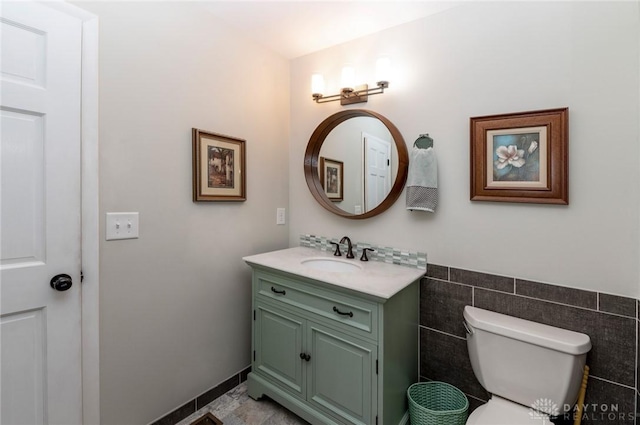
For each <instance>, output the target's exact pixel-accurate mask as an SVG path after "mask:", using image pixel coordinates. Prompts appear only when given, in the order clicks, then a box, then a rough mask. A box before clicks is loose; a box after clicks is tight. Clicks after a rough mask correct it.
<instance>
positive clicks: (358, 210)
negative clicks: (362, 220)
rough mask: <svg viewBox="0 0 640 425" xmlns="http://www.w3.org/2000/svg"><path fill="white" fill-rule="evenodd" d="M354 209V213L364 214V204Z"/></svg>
mask: <svg viewBox="0 0 640 425" xmlns="http://www.w3.org/2000/svg"><path fill="white" fill-rule="evenodd" d="M353 210H354V211H353V213H354V214H362V206H360V205H356V206H355V207H354V208H353Z"/></svg>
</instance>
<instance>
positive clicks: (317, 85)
mask: <svg viewBox="0 0 640 425" xmlns="http://www.w3.org/2000/svg"><path fill="white" fill-rule="evenodd" d="M311 94H312V95H316V94H319V95H323V94H324V77H323V76H322V74H313V75H312V76H311Z"/></svg>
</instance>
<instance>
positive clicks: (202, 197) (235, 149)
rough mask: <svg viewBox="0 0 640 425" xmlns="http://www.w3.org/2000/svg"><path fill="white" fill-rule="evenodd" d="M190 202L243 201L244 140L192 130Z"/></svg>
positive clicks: (245, 182)
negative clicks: (191, 186) (191, 200)
mask: <svg viewBox="0 0 640 425" xmlns="http://www.w3.org/2000/svg"><path fill="white" fill-rule="evenodd" d="M192 144H193V202H213V201H245V200H246V199H247V196H246V190H247V173H246V152H245V150H246V148H245V140H242V139H238V138H235V137H231V136H225V135H223V134H218V133H212V132H209V131H204V130H199V129H197V128H193V129H192Z"/></svg>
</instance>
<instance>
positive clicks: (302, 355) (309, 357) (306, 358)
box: [300, 353, 311, 361]
mask: <svg viewBox="0 0 640 425" xmlns="http://www.w3.org/2000/svg"><path fill="white" fill-rule="evenodd" d="M300 358H301V359H302V360H306V361H309V360H311V356H310V355H308V354H305V353H300Z"/></svg>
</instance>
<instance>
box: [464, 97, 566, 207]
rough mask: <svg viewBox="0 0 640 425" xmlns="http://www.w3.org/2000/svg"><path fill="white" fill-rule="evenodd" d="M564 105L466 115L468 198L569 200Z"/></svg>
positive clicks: (545, 202) (554, 201)
mask: <svg viewBox="0 0 640 425" xmlns="http://www.w3.org/2000/svg"><path fill="white" fill-rule="evenodd" d="M568 115H569V109H568V108H559V109H548V110H541V111H531V112H518V113H511V114H502V115H489V116H483V117H474V118H471V200H472V201H496V202H528V203H539V204H562V205H568V204H569V182H568V180H569V169H568V155H569V152H568V148H569V146H568V142H569V123H568Z"/></svg>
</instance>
